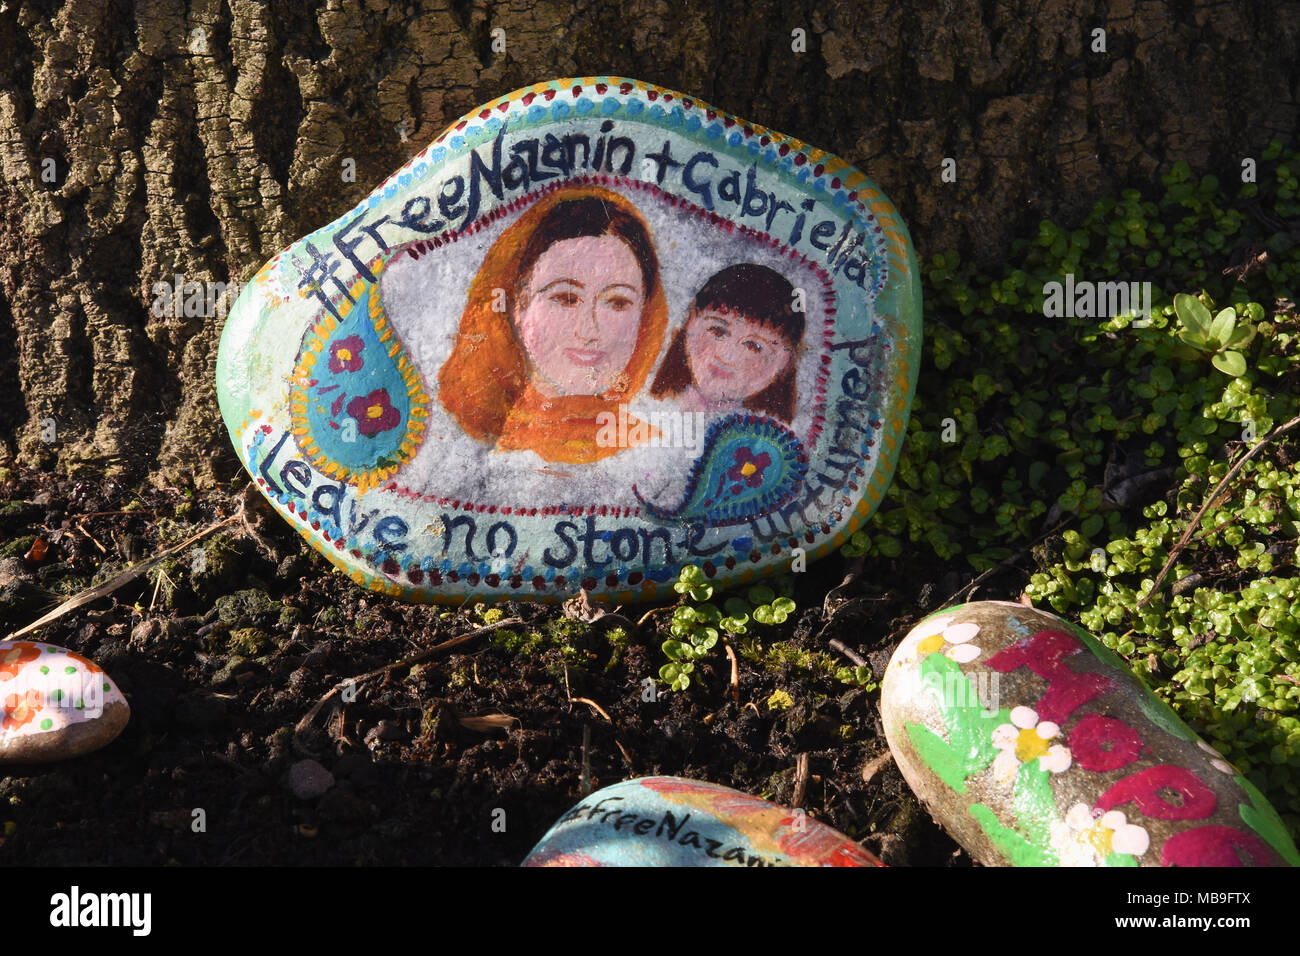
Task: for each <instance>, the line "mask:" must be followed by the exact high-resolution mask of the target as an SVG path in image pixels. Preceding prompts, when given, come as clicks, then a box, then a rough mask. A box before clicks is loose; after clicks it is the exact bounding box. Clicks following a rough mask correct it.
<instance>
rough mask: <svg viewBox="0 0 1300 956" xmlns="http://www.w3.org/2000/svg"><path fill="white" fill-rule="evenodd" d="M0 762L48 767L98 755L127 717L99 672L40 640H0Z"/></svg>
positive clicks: (126, 708) (111, 685) (122, 701)
mask: <svg viewBox="0 0 1300 956" xmlns="http://www.w3.org/2000/svg"><path fill="white" fill-rule="evenodd" d="M0 713H3V715H4V716H3V718H0V763H46V762H49V761H52V760H66V759H67V758H69V757H80V756H81V755H82V754H87V753H90V752H91V751H92V750H98V749H99V748H100V747H103V746H104V745H105V744H108V743H110V742H111V741H112V740H113V739H114V738H115V737H117V735H118V734H120V733H121V732H122V729H123V728H124V727H125V726H126V724H127V721H128V720H130V718H131V708H130V706H128V704H127V702H126V698H125V697H123V696H122V692H121V691H120V690H118V689H117V685H116V684H114V683H113V681H112V679H111V678H110V677H109V676H108V675H107V674H105V673H104V671H103V668H101V667H99V666H98V665H96V664H95V663H93V662H92V661H90V660H88V659H87V658H85V657H82V656H81V655H80V654H77V653H74V652H73V651H69V650H67V649H65V648H62V647H55V646H54V645H53V644H44V643H42V642H40V641H0Z"/></svg>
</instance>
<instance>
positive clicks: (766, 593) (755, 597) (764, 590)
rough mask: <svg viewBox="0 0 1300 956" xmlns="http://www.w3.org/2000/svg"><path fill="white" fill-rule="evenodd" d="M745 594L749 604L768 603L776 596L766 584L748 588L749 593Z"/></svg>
mask: <svg viewBox="0 0 1300 956" xmlns="http://www.w3.org/2000/svg"><path fill="white" fill-rule="evenodd" d="M746 596H747V597H748V598H749V600H750V603H751V604H754V605H759V604H770V603H771V601H772V599H773V598H774V597H776V592H775V591H773V590H772V589H771V588H769V587H768V586H767V585H765V584H760V585H758V586H756V587H752V588H750V589H749V594H748V595H746Z"/></svg>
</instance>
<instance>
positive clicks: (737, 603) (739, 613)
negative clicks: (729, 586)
mask: <svg viewBox="0 0 1300 956" xmlns="http://www.w3.org/2000/svg"><path fill="white" fill-rule="evenodd" d="M722 606H723V608H725V609H726V611H727V616H728V617H749V602H748V601H746V600H745V599H744V598H738V597H729V598H727V600H726V602H725V603H724V604H723V605H722Z"/></svg>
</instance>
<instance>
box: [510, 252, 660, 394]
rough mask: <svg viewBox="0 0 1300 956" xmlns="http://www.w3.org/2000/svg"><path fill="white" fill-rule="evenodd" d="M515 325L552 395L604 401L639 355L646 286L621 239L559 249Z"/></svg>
mask: <svg viewBox="0 0 1300 956" xmlns="http://www.w3.org/2000/svg"><path fill="white" fill-rule="evenodd" d="M521 300H522V304H523V308H522V309H521V310H520V313H519V315H518V316H517V318H516V323H515V326H516V328H517V330H518V332H519V338H520V342H521V344H522V345H523V347H524V351H525V352H527V354H528V358H529V360H530V361H531V362H532V366H533V372H534V376H535V378H534V385H535V386H536V387H537V389H538V390H539V391H541V392H542V393H543V394H547V395H599V394H601V393H602V392H605V391H608V390H609V389H610V388H613V387H614V386H615V385H617V384H618V382H619V379H620V377H621V376H622V375H623V371H624V369H626V368H627V365H628V362H630V361H631V359H632V353H633V351H634V350H635V348H636V337H637V332H638V330H639V328H640V325H641V312H642V308H643V306H644V305H645V283H644V280H643V278H642V276H641V267H640V265H639V264H638V263H637V260H636V256H635V255H634V254H633V252H632V250H631V249H630V248H628V246H627V244H626V243H625V242H623V241H622V240H621V239H618V238H617V237H615V236H599V237H597V236H583V237H581V238H578V239H565V240H563V241H561V242H557V243H555V244H554V245H552V246H551V247H550V248H549V249H547V250H546V251H545V252H543V253H542V254H541V256H539V257H538V259H537V262H536V264H535V265H534V266H533V271H532V274H531V275H530V276H529V277H528V280H527V284H526V287H525V290H524V294H523V296H521Z"/></svg>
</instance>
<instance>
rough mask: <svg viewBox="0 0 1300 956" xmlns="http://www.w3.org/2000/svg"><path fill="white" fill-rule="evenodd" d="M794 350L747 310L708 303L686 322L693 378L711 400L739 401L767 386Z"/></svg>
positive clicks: (780, 370) (687, 348) (687, 350)
mask: <svg viewBox="0 0 1300 956" xmlns="http://www.w3.org/2000/svg"><path fill="white" fill-rule="evenodd" d="M793 351H794V350H793V349H792V348H791V347H790V344H789V343H788V342H786V341H785V339H783V338H781V336H780V335H779V334H778V333H776V332H774V331H772V330H771V329H769V328H767V327H766V326H764V325H762V324H760V323H758V322H755V321H754V320H753V319H748V318H746V317H744V316H743V315H737V314H735V313H728V312H722V311H721V310H717V309H708V310H706V311H704V312H699V313H694V314H693V315H692V318H691V320H690V322H689V324H688V325H687V327H686V354H687V355H688V356H689V361H690V364H691V378H693V379H694V380H695V387H696V389H698V390H699V393H700V394H701V395H702V396H703V397H704V398H705V399H707V400H708V401H711V402H739V401H743V400H744V399H746V398H749V397H750V396H751V395H756V394H758V393H759V392H761V391H762V390H763V389H765V388H767V387H768V386H769V385H771V384H772V383H773V382H774V381H776V377H777V376H778V375H780V374H781V372H782V371H783V370H784V369H785V367H786V364H787V363H788V362H789V361H790V356H791V354H792V352H793Z"/></svg>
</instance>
